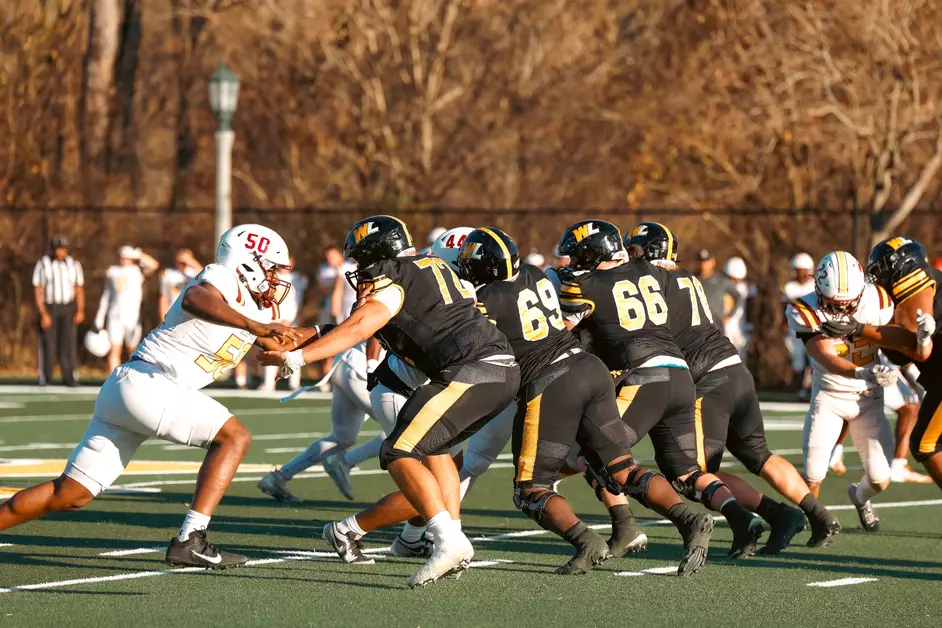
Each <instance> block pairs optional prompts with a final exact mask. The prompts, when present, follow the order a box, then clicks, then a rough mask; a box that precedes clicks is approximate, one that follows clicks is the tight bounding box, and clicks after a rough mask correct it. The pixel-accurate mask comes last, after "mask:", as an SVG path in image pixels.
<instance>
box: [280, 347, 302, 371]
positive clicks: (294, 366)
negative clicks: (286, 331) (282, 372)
mask: <svg viewBox="0 0 942 628" xmlns="http://www.w3.org/2000/svg"><path fill="white" fill-rule="evenodd" d="M303 353H304V352H303V350H302V349H295V350H294V351H289V352H288V353H286V354H285V366H287V367H288V368H289V369H291V370H292V371H297V370H298V369H300V368H301V367H302V366H304V365H305V364H307V362H305V361H304V355H303Z"/></svg>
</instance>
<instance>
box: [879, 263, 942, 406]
mask: <svg viewBox="0 0 942 628" xmlns="http://www.w3.org/2000/svg"><path fill="white" fill-rule="evenodd" d="M940 285H942V272H940V271H938V270H936V269H935V268H933V267H931V266H929V265H928V264H926V268H920V269H917V270H915V271H913V272H911V273H910V274H909V275H907V276H905V277H903V278H902V279H900V280H898V281H897V282H896V283H894V284H893V291H892V294H893V303H894V304H895V305H897V306H898V305H899V304H901V303H903V302H905V301H907V300H908V299H909V298H910V297H913V296H915V295H917V294H919V293H920V292H922V291H923V290H935V297H934V298H933V301H932V307H933V315H934V316H935V322H936V332H935V335H934V336H933V337H932V342H933V347H932V355H930V356H929V359H927V360H926V361H925V362H916V366H917V367H919V383H920V384H922V385H923V386H924V387H926V388H928V387H930V386H932V387H935V386H938V385H939V380H942V294H940V291H939V286H940ZM885 353H887V355H889V357H890V359H891V360H893V361H894V362H904V361H912V360H909V358H906V357H905V356H903V355H902V354H897V353H896V352H895V351H894V352H890V351H885Z"/></svg>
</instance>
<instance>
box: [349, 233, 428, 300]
mask: <svg viewBox="0 0 942 628" xmlns="http://www.w3.org/2000/svg"><path fill="white" fill-rule="evenodd" d="M411 248H414V245H413V243H412V236H411V235H410V234H409V229H408V227H406V223H404V222H402V221H401V220H399V219H398V218H396V217H394V216H370V217H369V218H364V219H363V220H361V221H360V222H358V223H357V224H355V225H353V229H351V230H350V233H348V234H347V239H346V241H344V243H343V256H344V257H345V258H348V259H352V260H353V261H355V262H356V263H357V266H358V268H366V267H367V266H370V265H372V264H375V263H376V262H379V261H381V260H384V259H392V258H394V257H398V256H399V254H400V253H402V252H403V251H405V250H407V249H411ZM358 274H359V273H358V271H352V272H349V273H347V281H348V282H350V285H352V286H354V287H356V284H357V277H358Z"/></svg>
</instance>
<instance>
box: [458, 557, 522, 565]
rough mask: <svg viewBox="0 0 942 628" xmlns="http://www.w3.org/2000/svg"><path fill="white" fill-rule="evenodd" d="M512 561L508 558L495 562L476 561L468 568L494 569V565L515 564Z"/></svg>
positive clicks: (496, 559)
mask: <svg viewBox="0 0 942 628" xmlns="http://www.w3.org/2000/svg"><path fill="white" fill-rule="evenodd" d="M513 562H514V561H512V560H507V559H506V558H495V559H494V560H476V561H474V562H471V563H468V567H493V566H494V565H508V564H510V563H513Z"/></svg>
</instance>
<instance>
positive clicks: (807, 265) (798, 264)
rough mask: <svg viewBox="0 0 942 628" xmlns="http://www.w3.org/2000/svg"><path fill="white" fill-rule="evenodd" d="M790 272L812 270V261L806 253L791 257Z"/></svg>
mask: <svg viewBox="0 0 942 628" xmlns="http://www.w3.org/2000/svg"><path fill="white" fill-rule="evenodd" d="M792 270H807V271H808V272H809V273H810V272H811V271H812V270H814V260H813V259H811V256H810V255H808V254H807V253H796V254H795V255H794V256H793V257H792Z"/></svg>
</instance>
